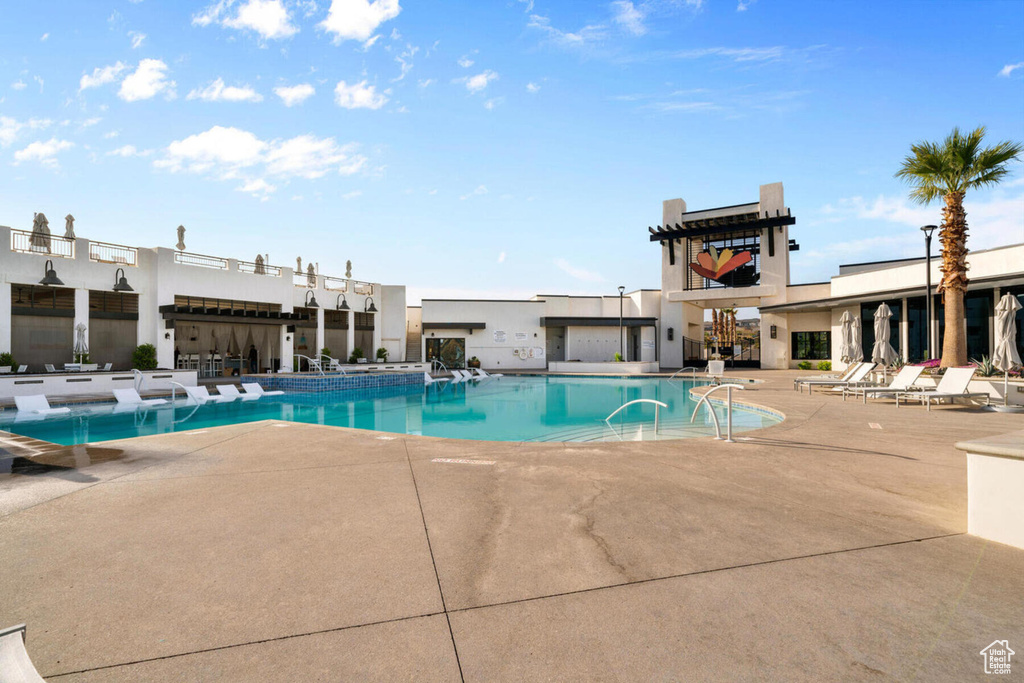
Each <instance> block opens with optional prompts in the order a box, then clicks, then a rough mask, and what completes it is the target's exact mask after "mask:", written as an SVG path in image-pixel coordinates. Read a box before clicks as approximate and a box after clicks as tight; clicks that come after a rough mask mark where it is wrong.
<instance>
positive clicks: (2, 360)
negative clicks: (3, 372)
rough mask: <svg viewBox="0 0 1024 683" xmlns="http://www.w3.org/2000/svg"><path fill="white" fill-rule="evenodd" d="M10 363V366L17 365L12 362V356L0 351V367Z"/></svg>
mask: <svg viewBox="0 0 1024 683" xmlns="http://www.w3.org/2000/svg"><path fill="white" fill-rule="evenodd" d="M8 365H10V366H11V367H12V368H16V367H17V365H16V364H15V362H14V356H12V355H11V354H9V353H8V352H6V351H4V352H3V353H0V368H2V367H6V366H8Z"/></svg>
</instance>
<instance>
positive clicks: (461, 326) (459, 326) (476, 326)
mask: <svg viewBox="0 0 1024 683" xmlns="http://www.w3.org/2000/svg"><path fill="white" fill-rule="evenodd" d="M486 327H487V323H423V329H425V330H482V329H484V328H486Z"/></svg>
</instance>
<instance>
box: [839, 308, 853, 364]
mask: <svg viewBox="0 0 1024 683" xmlns="http://www.w3.org/2000/svg"><path fill="white" fill-rule="evenodd" d="M839 324H840V325H841V326H842V335H843V341H842V344H841V345H840V346H839V360H841V361H843V362H844V363H847V364H849V363H852V362H853V353H854V352H853V348H852V347H853V316H852V315H850V312H849V311H843V316H842V317H841V318H839Z"/></svg>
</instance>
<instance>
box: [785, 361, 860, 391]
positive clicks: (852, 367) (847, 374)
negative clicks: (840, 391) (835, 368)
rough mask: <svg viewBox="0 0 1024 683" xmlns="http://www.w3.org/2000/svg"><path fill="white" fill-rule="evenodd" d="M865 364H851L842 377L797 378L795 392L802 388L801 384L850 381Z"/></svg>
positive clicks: (794, 385)
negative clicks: (833, 380)
mask: <svg viewBox="0 0 1024 683" xmlns="http://www.w3.org/2000/svg"><path fill="white" fill-rule="evenodd" d="M863 364H864V363H862V362H858V363H850V365H849V367H847V368H846V370H844V371H843V374H841V375H834V374H832V375H815V376H812V377H797V378H796V379H794V380H793V391H796V390H798V389H799V388H800V387H799V385H800V383H801V382H821V381H824V380H829V379H837V380H839V381H840V382H846V381H849V379H850V375H852V374H853V373H855V372H857V368H859V367H860V366H861V365H863Z"/></svg>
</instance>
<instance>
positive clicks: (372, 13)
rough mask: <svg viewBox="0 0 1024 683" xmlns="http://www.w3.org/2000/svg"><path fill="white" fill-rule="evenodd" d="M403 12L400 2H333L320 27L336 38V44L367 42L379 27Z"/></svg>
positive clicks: (338, 0)
mask: <svg viewBox="0 0 1024 683" xmlns="http://www.w3.org/2000/svg"><path fill="white" fill-rule="evenodd" d="M401 11H402V8H401V7H400V6H399V4H398V0H375V1H374V2H369V0H331V7H330V9H329V10H328V11H327V17H326V18H325V19H324V20H323V21H322V22H320V24H319V26H320V28H322V29H323V30H324V31H326V32H327V33H330V34H332V35H333V36H334V38H333V40H334V43H335V44H338V43H341V42H342V41H345V40H358V41H367V40H369V39H370V37H371V36H372V35H373V33H374V31H376V30H377V27H378V26H380V25H381V24H383V23H384V22H385V21H388V20H389V19H394V18H395V17H397V16H398V13H399V12H401Z"/></svg>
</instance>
